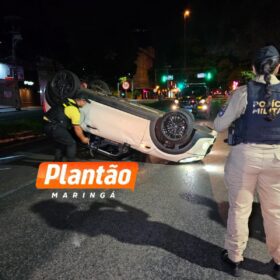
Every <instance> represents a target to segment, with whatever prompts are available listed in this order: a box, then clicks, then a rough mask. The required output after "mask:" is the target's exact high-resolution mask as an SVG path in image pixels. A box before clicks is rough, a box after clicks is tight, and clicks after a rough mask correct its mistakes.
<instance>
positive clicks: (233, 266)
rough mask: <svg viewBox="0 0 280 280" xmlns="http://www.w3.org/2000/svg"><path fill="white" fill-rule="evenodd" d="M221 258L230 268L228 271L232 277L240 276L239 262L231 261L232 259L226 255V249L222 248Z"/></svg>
mask: <svg viewBox="0 0 280 280" xmlns="http://www.w3.org/2000/svg"><path fill="white" fill-rule="evenodd" d="M221 258H222V260H223V262H225V263H226V264H227V265H228V267H229V268H230V272H231V274H232V275H233V276H234V277H240V276H241V271H240V266H241V262H233V261H232V260H230V259H229V257H228V251H227V250H223V252H222V254H221Z"/></svg>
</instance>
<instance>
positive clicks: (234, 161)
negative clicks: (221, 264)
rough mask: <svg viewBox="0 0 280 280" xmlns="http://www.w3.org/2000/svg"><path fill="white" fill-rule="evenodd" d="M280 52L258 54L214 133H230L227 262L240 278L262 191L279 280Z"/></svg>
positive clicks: (224, 256)
mask: <svg viewBox="0 0 280 280" xmlns="http://www.w3.org/2000/svg"><path fill="white" fill-rule="evenodd" d="M278 70H279V53H278V51H277V49H276V48H275V47H274V46H266V47H263V48H261V49H259V50H258V51H257V52H256V55H255V58H254V61H253V71H254V73H255V74H256V78H255V79H254V80H251V81H249V82H248V84H247V85H246V86H242V87H239V88H238V89H236V90H235V91H234V92H233V93H232V96H231V98H230V100H229V102H228V103H227V105H226V106H225V107H224V108H223V109H222V110H221V111H220V112H219V114H218V115H217V117H216V119H215V121H214V128H215V129H216V130H217V131H219V132H220V131H223V130H225V129H227V128H230V130H229V140H230V141H229V144H230V145H232V149H231V152H230V154H229V156H228V159H227V161H226V164H225V183H226V185H227V188H228V196H229V212H228V221H227V233H226V237H225V250H224V251H223V252H222V259H223V261H225V262H226V263H227V265H228V266H229V267H230V268H231V269H232V273H233V275H234V276H239V275H240V269H239V268H240V265H241V262H242V261H243V252H244V250H245V248H246V245H247V241H248V234H249V230H248V219H249V216H250V214H251V211H252V203H253V200H254V192H255V190H257V192H258V196H259V200H260V204H261V209H262V215H263V220H264V228H265V234H266V244H267V248H268V251H269V253H270V255H271V256H272V258H273V263H274V267H273V273H274V277H275V279H280V81H279V80H278V79H277V78H276V75H277V73H278Z"/></svg>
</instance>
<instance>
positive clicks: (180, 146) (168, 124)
mask: <svg viewBox="0 0 280 280" xmlns="http://www.w3.org/2000/svg"><path fill="white" fill-rule="evenodd" d="M193 134H194V117H193V115H192V114H191V113H190V112H186V111H182V110H179V111H174V112H168V113H166V114H164V115H163V116H162V117H160V118H158V119H156V120H155V121H152V122H151V124H150V135H151V138H152V141H153V143H154V144H155V145H156V147H157V148H158V149H159V150H161V151H162V152H165V153H169V154H181V153H184V152H185V151H186V150H188V146H187V145H188V143H189V142H190V140H191V139H192V136H193Z"/></svg>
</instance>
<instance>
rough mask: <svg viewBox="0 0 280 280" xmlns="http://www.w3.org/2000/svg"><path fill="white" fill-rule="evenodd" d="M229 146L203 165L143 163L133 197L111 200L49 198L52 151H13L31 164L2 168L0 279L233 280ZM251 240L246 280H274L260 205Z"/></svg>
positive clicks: (43, 147)
mask: <svg viewBox="0 0 280 280" xmlns="http://www.w3.org/2000/svg"><path fill="white" fill-rule="evenodd" d="M210 125H211V124H210ZM224 137H225V135H223V134H221V135H219V138H218V140H217V142H216V143H215V146H214V149H213V151H212V152H211V154H209V155H208V156H207V157H206V158H205V160H203V162H200V163H194V164H184V165H178V164H162V163H161V162H158V163H157V164H152V163H149V162H145V161H142V162H139V173H138V177H137V183H136V188H135V191H134V192H131V191H129V190H123V191H115V198H114V199H110V195H111V191H105V198H100V192H96V197H95V198H94V199H93V198H89V197H88V191H85V192H83V191H79V197H78V198H77V199H76V198H71V197H70V196H68V198H67V199H66V198H62V193H61V192H59V198H57V199H54V198H53V199H52V198H51V191H49V190H45V191H41V190H36V188H35V179H36V174H37V168H38V165H39V163H40V162H41V161H46V160H49V159H51V158H52V156H51V148H50V145H49V143H48V142H46V141H38V142H37V143H33V144H32V145H29V146H24V148H23V147H21V146H19V147H16V148H14V151H13V153H14V152H15V151H16V152H17V153H18V154H22V153H24V154H25V155H26V156H27V157H26V158H24V159H21V160H15V161H13V162H10V163H6V164H5V163H2V164H0V178H1V180H0V279H1V280H17V279H18V280H24V279H30V280H31V279H32V280H33V279H34V280H38V279H48V280H49V279H53V280H57V279H67V280H68V279H73V280H74V279H96V280H99V279H100V280H103V279H106V280H107V279H109V280H110V279H112V280H116V279H125V280H130V279H145V280H146V279H190V280H201V279H234V278H233V277H231V276H230V275H229V274H228V271H227V268H226V267H225V266H224V265H223V264H222V262H221V261H220V258H219V255H220V253H221V251H222V248H223V240H224V234H225V222H226V217H227V209H228V202H227V191H226V189H225V186H224V183H223V165H224V161H225V157H226V156H227V154H228V147H227V146H226V145H225V144H224V143H223V139H224ZM7 153H9V151H7ZM10 153H12V151H11V150H10ZM87 160H88V159H87ZM69 193H71V192H69ZM83 193H85V196H86V197H85V198H83V197H82V196H83ZM250 231H251V236H250V240H249V244H248V249H247V251H246V254H245V256H246V261H245V264H244V276H243V277H242V278H241V279H256V280H257V279H272V278H271V277H270V276H269V275H268V274H269V272H270V269H271V265H270V264H268V262H269V261H270V257H269V255H268V254H267V251H266V247H265V243H264V233H263V228H262V218H261V214H260V207H259V204H258V203H257V202H255V203H254V209H253V215H252V219H251V222H250Z"/></svg>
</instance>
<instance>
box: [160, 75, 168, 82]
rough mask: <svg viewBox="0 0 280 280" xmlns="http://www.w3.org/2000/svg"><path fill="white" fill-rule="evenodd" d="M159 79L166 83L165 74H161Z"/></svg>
mask: <svg viewBox="0 0 280 280" xmlns="http://www.w3.org/2000/svg"><path fill="white" fill-rule="evenodd" d="M161 81H162V82H163V83H166V81H167V76H166V75H162V76H161Z"/></svg>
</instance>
